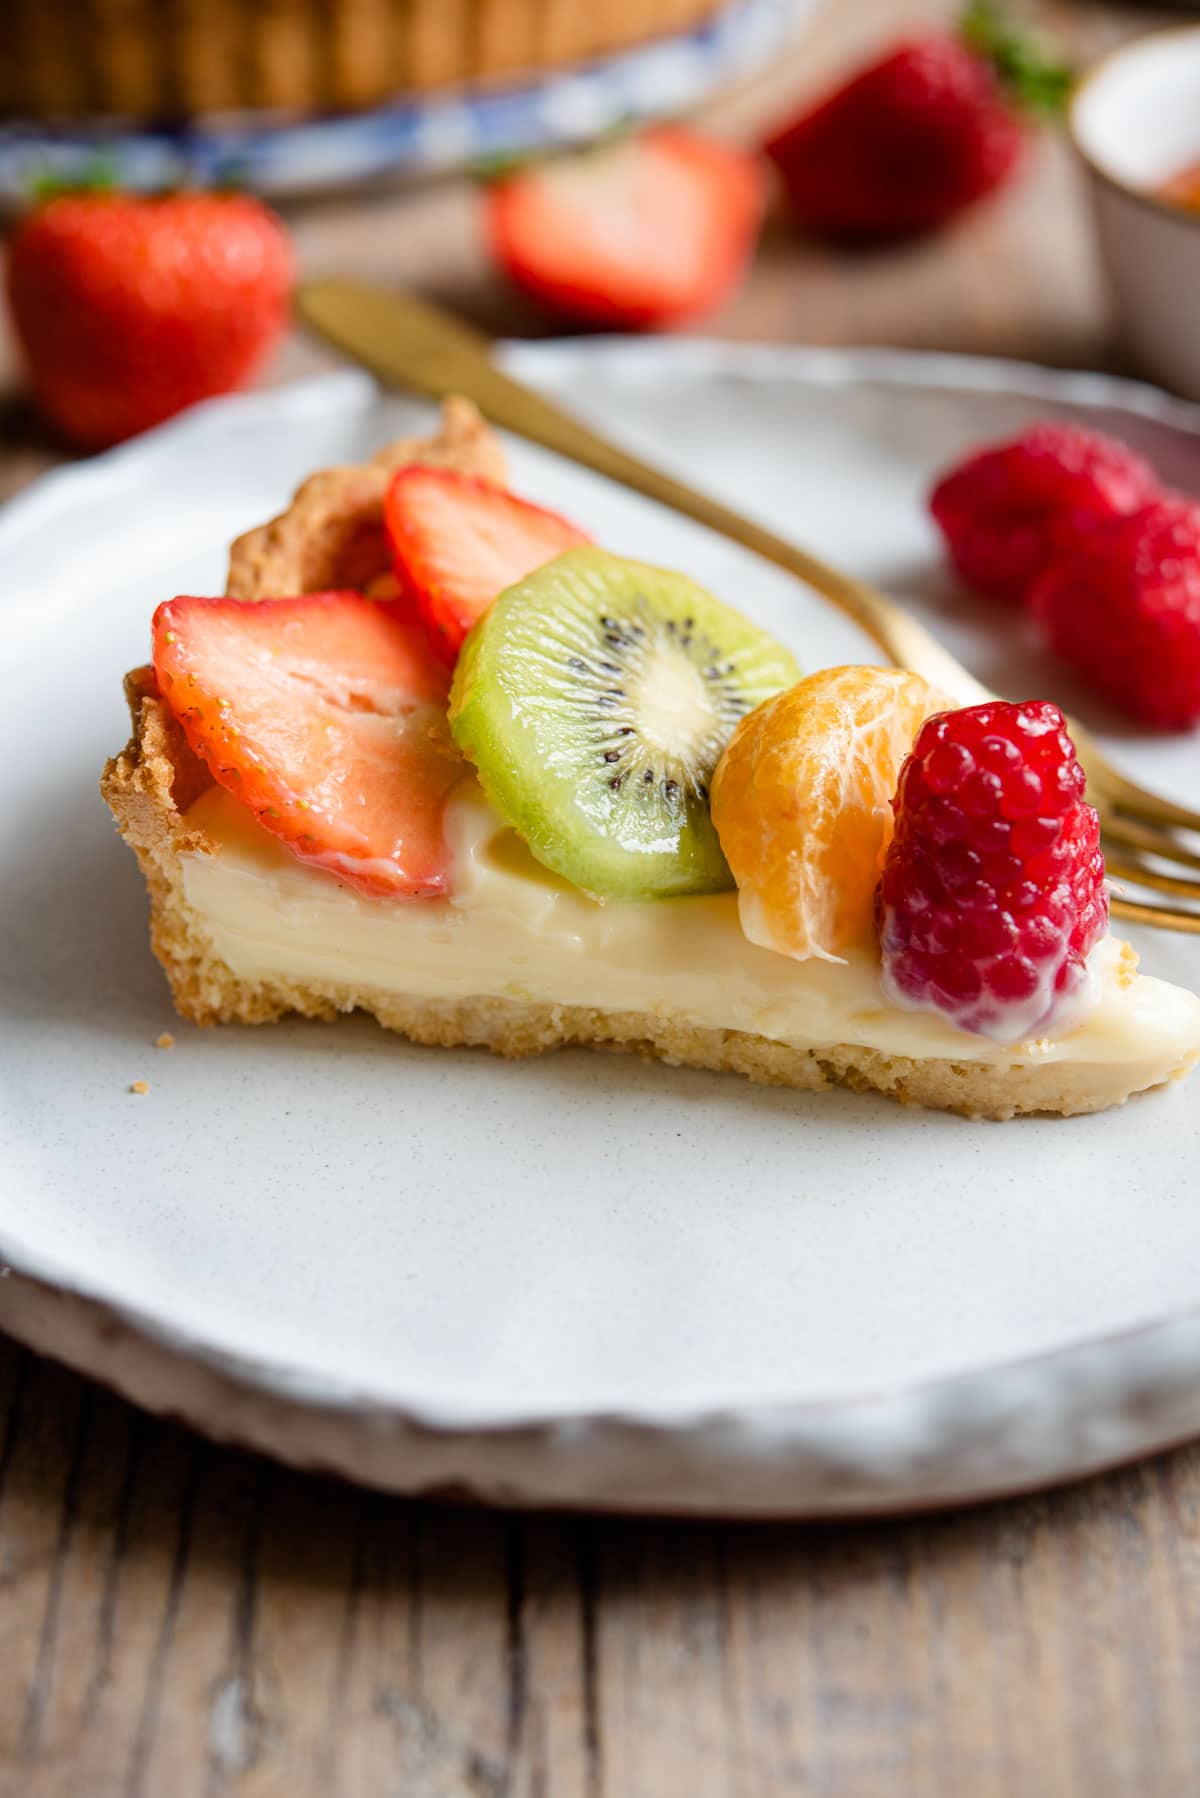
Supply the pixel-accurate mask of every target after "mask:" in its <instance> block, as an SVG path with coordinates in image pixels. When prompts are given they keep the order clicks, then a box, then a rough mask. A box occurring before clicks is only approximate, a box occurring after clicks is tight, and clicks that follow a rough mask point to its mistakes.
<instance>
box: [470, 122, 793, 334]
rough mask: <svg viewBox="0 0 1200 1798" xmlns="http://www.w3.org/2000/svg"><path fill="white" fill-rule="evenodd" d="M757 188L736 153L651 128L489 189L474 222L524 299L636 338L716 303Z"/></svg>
mask: <svg viewBox="0 0 1200 1798" xmlns="http://www.w3.org/2000/svg"><path fill="white" fill-rule="evenodd" d="M763 185H764V184H763V178H762V171H761V170H760V168H759V166H758V164H757V162H756V160H755V159H754V157H753V156H750V155H748V154H747V153H746V152H745V151H744V150H739V149H735V148H734V147H733V146H732V145H730V144H722V143H717V142H716V141H715V140H714V139H712V138H708V137H702V136H701V135H700V134H699V133H698V132H695V131H688V130H685V129H684V128H683V127H682V126H679V125H658V126H655V127H653V128H652V129H651V130H648V131H644V132H642V133H641V134H640V135H638V136H635V137H628V138H623V139H621V141H620V142H618V143H611V144H606V145H603V146H601V147H600V148H599V149H596V150H587V151H584V152H582V153H580V154H578V155H574V156H563V157H557V158H555V159H554V160H553V161H550V162H544V163H534V164H532V165H531V166H530V167H529V168H526V169H521V170H519V171H518V172H517V173H516V174H515V175H511V176H509V178H508V179H507V180H504V181H499V182H497V183H495V185H494V186H492V187H490V188H489V189H488V190H487V195H486V199H485V207H486V213H485V222H486V226H487V232H488V237H489V240H490V243H491V247H492V253H493V255H494V256H495V258H496V260H497V262H498V263H499V264H500V266H501V268H503V269H504V270H505V272H506V273H507V274H508V275H509V277H510V278H511V279H512V280H513V281H515V282H516V283H517V285H518V286H520V287H522V288H524V289H525V291H526V293H528V294H531V295H532V296H533V298H534V299H535V300H538V301H540V302H541V303H542V304H543V305H544V306H547V307H549V308H550V309H551V310H552V311H554V312H557V313H560V314H561V315H562V316H563V317H564V318H569V319H572V320H579V321H581V322H582V323H584V324H598V325H608V326H612V327H615V328H617V329H620V330H641V329H646V328H652V327H654V326H661V325H673V324H678V323H680V322H682V321H683V320H685V319H690V318H698V317H700V316H702V315H703V314H704V313H706V312H710V311H711V310H712V309H713V307H714V306H716V305H718V304H719V303H720V301H722V300H723V299H724V298H725V296H726V295H727V294H728V292H729V291H730V289H731V288H732V287H733V286H734V284H735V283H736V281H737V280H738V278H739V276H740V275H741V274H742V271H743V270H744V268H745V266H746V263H747V262H748V260H749V258H750V253H751V251H752V250H753V248H754V240H755V237H756V236H757V234H758V227H759V221H760V220H761V218H762V210H763Z"/></svg>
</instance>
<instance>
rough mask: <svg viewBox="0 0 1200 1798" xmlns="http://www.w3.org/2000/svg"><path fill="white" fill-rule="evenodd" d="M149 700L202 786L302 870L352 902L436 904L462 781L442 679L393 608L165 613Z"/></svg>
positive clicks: (353, 600)
mask: <svg viewBox="0 0 1200 1798" xmlns="http://www.w3.org/2000/svg"><path fill="white" fill-rule="evenodd" d="M153 634H154V671H155V675H156V677H157V681H158V686H159V691H160V692H161V694H162V697H163V699H164V701H165V703H166V704H167V706H168V707H169V708H170V710H171V712H172V713H173V714H174V716H175V717H176V718H177V719H178V721H179V723H180V724H181V726H182V727H183V730H184V733H185V735H186V736H187V739H188V742H189V743H190V745H191V747H192V748H193V749H194V750H195V752H196V754H197V755H199V756H201V757H202V758H203V760H204V761H205V762H206V763H207V764H208V767H209V769H210V771H211V773H212V775H213V778H214V779H215V780H216V781H218V782H219V783H220V785H221V786H223V787H225V788H227V789H228V791H229V792H231V793H233V794H234V795H235V796H236V797H237V798H238V799H239V800H241V801H242V803H243V804H245V805H246V806H248V807H249V808H250V810H251V811H252V812H253V813H254V815H255V817H256V818H257V819H258V821H259V823H260V824H262V825H263V826H264V827H265V828H266V829H267V830H269V831H270V832H272V834H273V835H275V836H277V837H279V838H280V839H281V841H282V842H284V843H285V844H286V845H287V847H288V848H289V849H290V850H291V852H292V853H293V854H294V855H296V856H297V857H299V859H300V860H302V861H305V862H311V863H313V864H315V865H316V866H318V867H321V868H324V869H326V870H327V871H328V872H330V873H332V874H336V875H337V876H338V877H339V878H340V879H341V880H344V881H345V882H347V883H348V884H349V885H350V886H352V887H355V888H357V889H358V890H360V891H361V892H364V893H370V894H385V895H387V894H390V895H400V894H408V895H412V896H425V895H433V894H437V893H442V892H445V891H446V889H447V873H448V868H449V854H448V850H447V847H446V843H445V840H444V837H443V832H442V811H443V806H444V802H445V799H446V795H447V793H448V792H449V790H450V788H451V787H452V786H453V785H454V783H455V782H456V781H457V780H459V779H461V778H462V775H463V772H464V768H463V763H462V761H461V758H460V757H459V756H458V754H457V752H456V751H455V749H454V746H453V744H452V742H451V740H450V733H449V728H448V725H447V721H446V686H447V676H446V673H445V670H444V669H443V668H442V667H441V666H440V664H439V663H438V662H437V660H436V659H435V658H434V657H433V656H432V654H431V653H430V650H429V647H428V645H427V643H426V641H425V636H424V632H423V631H422V630H421V629H420V627H419V626H418V625H417V624H415V623H413V622H412V621H411V620H410V619H408V618H406V617H405V615H404V612H403V608H402V607H400V606H398V605H395V604H389V603H386V602H382V601H374V600H367V599H364V598H362V596H361V595H360V594H357V593H310V594H307V595H306V596H305V597H304V598H302V599H274V600H262V601H260V602H259V603H258V604H257V605H245V604H243V603H242V602H241V601H239V600H234V599H192V598H179V599H173V600H168V601H167V602H166V604H164V605H161V606H159V608H158V610H157V612H156V613H155V615H154V633H153Z"/></svg>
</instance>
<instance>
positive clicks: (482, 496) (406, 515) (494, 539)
mask: <svg viewBox="0 0 1200 1798" xmlns="http://www.w3.org/2000/svg"><path fill="white" fill-rule="evenodd" d="M383 518H384V524H385V525H386V526H387V533H388V539H389V541H390V543H391V546H392V554H393V556H394V557H395V567H396V576H397V579H398V580H399V582H400V585H401V588H402V589H403V591H404V592H405V593H407V594H408V596H409V597H410V598H411V599H413V600H415V602H416V604H417V607H418V609H419V610H420V613H421V616H422V617H423V618H424V620H425V622H426V624H427V625H429V627H430V632H431V637H432V640H433V642H434V643H435V644H438V645H440V647H441V648H442V649H443V650H444V651H445V653H446V656H447V659H448V660H450V661H453V660H454V658H455V657H456V656H457V654H458V652H459V650H460V649H461V648H462V643H463V638H464V637H465V636H466V634H467V632H468V631H469V630H470V628H471V626H472V625H473V624H474V623H475V620H476V619H477V618H478V617H479V616H480V615H481V614H482V613H483V612H486V611H487V608H488V607H489V606H490V605H491V603H492V601H493V600H494V599H495V597H496V595H497V594H498V593H502V592H503V591H504V589H505V588H506V587H511V586H512V585H513V584H514V583H515V582H516V581H519V580H523V579H524V577H525V576H526V575H527V574H532V573H533V571H534V569H535V568H540V567H541V566H542V564H543V563H544V562H552V561H553V560H554V558H555V556H560V555H562V554H563V552H564V550H568V549H574V548H575V547H576V546H577V545H578V544H581V543H590V542H591V538H590V537H588V536H587V535H586V533H585V532H583V531H581V530H580V529H579V527H578V525H574V524H572V523H571V521H570V519H567V518H562V517H560V516H559V514H558V513H557V512H549V511H547V510H546V508H545V507H544V506H535V505H533V504H532V503H531V502H530V501H529V500H527V499H518V498H517V496H516V494H515V493H508V492H506V491H505V489H504V488H503V487H496V486H493V485H492V483H491V482H490V481H482V480H480V479H478V477H476V476H473V475H465V474H457V473H456V472H455V471H454V470H453V469H448V468H425V467H419V468H402V469H401V470H400V472H399V474H397V476H396V478H395V480H394V481H393V482H392V484H391V486H390V487H389V488H388V491H387V497H386V498H385V500H384V502H383Z"/></svg>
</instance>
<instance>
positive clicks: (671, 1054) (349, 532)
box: [101, 401, 1196, 1119]
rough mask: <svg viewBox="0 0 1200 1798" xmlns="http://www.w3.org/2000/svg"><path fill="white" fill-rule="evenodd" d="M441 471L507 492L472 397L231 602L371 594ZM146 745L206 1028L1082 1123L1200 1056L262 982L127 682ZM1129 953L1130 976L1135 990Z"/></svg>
mask: <svg viewBox="0 0 1200 1798" xmlns="http://www.w3.org/2000/svg"><path fill="white" fill-rule="evenodd" d="M414 461H423V462H433V463H435V464H438V465H441V466H444V467H454V468H459V469H462V470H463V471H465V472H471V473H476V474H482V475H484V476H487V477H489V478H491V479H502V478H503V475H504V463H503V456H502V453H501V451H500V448H499V445H498V444H497V442H496V440H495V439H494V438H493V437H492V435H491V434H490V432H489V431H488V430H487V427H486V426H485V425H484V424H483V423H482V421H481V420H480V419H479V416H478V414H477V413H476V412H475V411H474V408H473V407H471V406H469V405H468V404H467V403H466V402H464V401H450V402H448V404H447V406H446V408H445V410H444V414H443V422H442V427H441V430H440V431H439V432H438V434H437V435H436V436H435V437H433V438H431V439H427V440H423V441H422V440H417V441H406V442H402V443H397V444H393V445H391V446H390V447H389V448H388V449H386V450H383V451H381V452H380V454H379V455H378V456H376V457H375V458H374V459H373V461H372V462H371V463H370V464H368V465H367V466H366V467H365V468H337V469H327V470H324V471H322V472H321V473H319V474H315V475H313V476H312V477H311V478H310V479H309V480H307V481H306V482H305V483H304V485H303V486H302V487H301V488H300V489H299V491H298V493H297V495H296V498H295V500H294V501H293V503H292V505H291V507H289V509H288V510H287V511H286V512H285V513H283V514H282V515H281V516H280V517H279V518H276V519H274V520H272V521H271V523H269V524H267V525H263V526H262V527H260V528H259V529H258V530H255V531H251V532H249V533H248V534H247V535H246V536H244V537H242V538H240V539H239V540H238V542H237V543H235V545H234V546H233V554H232V559H231V563H230V572H229V584H228V589H227V590H228V592H229V593H231V594H233V595H235V596H237V597H240V598H243V599H247V600H254V599H260V598H263V597H266V596H267V595H268V594H287V593H289V592H290V593H295V592H302V591H305V590H306V589H307V590H310V591H311V590H313V589H314V588H320V587H337V586H348V585H357V586H363V585H372V586H375V587H376V588H377V589H378V587H379V586H380V584H381V579H382V577H384V574H385V567H386V550H385V548H384V546H383V538H382V527H381V524H380V504H381V500H382V495H383V491H384V489H385V487H386V484H387V476H388V473H389V472H390V471H391V470H393V469H395V468H397V467H400V466H402V465H404V464H405V463H409V462H414ZM125 689H126V697H127V698H128V701H129V707H130V713H131V716H132V723H133V733H132V736H131V737H130V740H129V742H128V744H127V745H126V747H125V748H124V749H123V750H122V751H121V753H120V754H119V755H117V756H115V757H114V758H113V759H112V760H111V761H110V762H109V764H108V766H107V767H106V769H105V771H104V777H103V779H102V781H101V791H102V793H103V795H104V797H105V799H106V800H107V802H108V805H109V806H110V808H111V810H112V813H113V816H114V817H115V819H116V822H117V827H118V829H119V830H120V832H121V834H122V836H123V837H124V838H125V840H126V842H128V843H129V845H130V847H131V848H132V849H133V851H134V853H135V854H136V856H137V858H138V862H139V864H140V866H141V869H142V872H143V874H144V876H145V878H146V884H147V887H148V889H149V894H150V941H151V947H152V948H153V950H154V953H155V955H156V956H157V957H158V959H159V961H160V962H161V963H162V966H163V968H164V969H165V971H166V975H167V979H168V980H169V982H170V985H171V991H172V994H173V997H174V1000H175V1005H176V1008H177V1010H178V1011H179V1013H180V1014H181V1016H183V1017H185V1018H188V1019H190V1020H191V1021H192V1022H193V1023H197V1024H215V1023H239V1024H269V1023H274V1022H275V1021H277V1020H278V1019H280V1018H283V1017H285V1016H287V1015H288V1014H289V1013H300V1014H302V1015H303V1016H305V1017H311V1018H325V1019H331V1018H335V1017H337V1016H338V1014H339V1013H341V1012H349V1011H355V1010H362V1011H366V1012H370V1013H371V1014H372V1015H373V1016H374V1017H375V1018H376V1019H378V1021H379V1023H380V1024H382V1025H383V1026H384V1027H385V1028H386V1029H388V1030H394V1031H397V1032H399V1033H400V1034H401V1035H403V1036H406V1037H409V1038H410V1039H411V1040H412V1041H414V1042H418V1043H428V1044H436V1045H439V1046H441V1047H445V1048H453V1047H477V1048H485V1049H490V1050H492V1051H493V1052H495V1053H496V1054H499V1055H506V1056H524V1055H537V1054H541V1053H543V1052H545V1051H546V1050H549V1049H557V1048H563V1047H565V1046H567V1045H569V1044H583V1045H589V1046H592V1047H596V1048H605V1049H621V1050H630V1051H633V1052H635V1053H638V1054H641V1055H645V1056H650V1057H653V1058H655V1059H657V1060H659V1061H664V1062H667V1063H670V1064H671V1065H674V1066H684V1067H694V1068H706V1069H713V1070H717V1071H722V1072H730V1073H738V1074H743V1075H745V1076H747V1077H748V1078H749V1079H751V1080H756V1081H759V1082H762V1083H765V1084H768V1085H773V1086H788V1087H793V1088H796V1089H799V1090H802V1091H808V1092H817V1091H822V1090H824V1089H826V1088H829V1087H835V1086H843V1087H850V1088H853V1089H854V1090H856V1091H873V1092H879V1093H883V1094H885V1095H886V1096H887V1097H889V1098H892V1099H896V1100H899V1101H900V1102H901V1103H902V1104H906V1105H919V1106H927V1107H930V1108H932V1109H936V1110H942V1111H952V1112H958V1113H961V1114H962V1115H963V1116H966V1117H974V1118H995V1119H1005V1118H1011V1117H1014V1116H1017V1115H1021V1114H1028V1113H1046V1112H1050V1113H1057V1114H1060V1115H1062V1116H1073V1115H1076V1114H1079V1113H1083V1112H1093V1111H1102V1110H1105V1109H1107V1108H1108V1107H1109V1106H1112V1105H1117V1104H1121V1103H1123V1102H1124V1100H1125V1099H1126V1098H1128V1097H1129V1096H1130V1095H1131V1093H1132V1092H1134V1091H1141V1090H1144V1089H1145V1088H1148V1087H1151V1086H1156V1085H1160V1084H1162V1083H1164V1082H1166V1081H1169V1080H1173V1079H1178V1078H1179V1077H1180V1076H1182V1075H1183V1074H1185V1073H1186V1072H1187V1071H1188V1069H1189V1068H1190V1067H1191V1066H1192V1065H1193V1063H1194V1062H1195V1060H1196V1056H1195V1054H1193V1055H1191V1056H1188V1057H1186V1058H1185V1059H1183V1060H1182V1061H1180V1062H1179V1063H1178V1064H1176V1065H1166V1064H1164V1065H1162V1066H1160V1067H1146V1066H1143V1067H1142V1068H1140V1069H1139V1070H1138V1073H1137V1075H1136V1076H1135V1077H1134V1078H1133V1084H1132V1085H1131V1084H1130V1081H1131V1074H1130V1070H1129V1069H1128V1068H1123V1067H1122V1066H1121V1065H1120V1064H1098V1063H1091V1064H1087V1065H1086V1066H1085V1065H1082V1064H1081V1065H1075V1066H1072V1065H1071V1064H1069V1063H1065V1062H1046V1063H1041V1064H1035V1065H1025V1064H1022V1063H1020V1062H1012V1063H1004V1062H999V1063H998V1062H994V1061H993V1062H978V1061H972V1060H964V1061H950V1060H932V1059H930V1060H914V1059H911V1058H908V1057H905V1056H898V1055H887V1054H883V1053H881V1052H879V1051H877V1050H873V1049H867V1048H863V1047H860V1046H858V1045H856V1044H851V1043H833V1044H829V1045H828V1046H822V1047H820V1048H810V1049H804V1048H797V1047H794V1046H791V1045H789V1044H787V1043H782V1042H779V1041H776V1040H774V1039H773V1038H770V1037H764V1036H756V1035H752V1034H749V1033H746V1032H743V1031H735V1030H715V1029H712V1028H708V1027H701V1026H698V1025H694V1024H691V1023H689V1022H687V1021H685V1020H679V1019H663V1018H658V1017H653V1016H650V1015H648V1014H643V1013H641V1012H629V1011H606V1010H601V1009H596V1008H592V1007H583V1006H569V1005H562V1006H559V1005H545V1004H540V1003H532V1002H528V1001H524V1000H516V999H507V998H492V997H482V996H481V997H479V998H474V999H469V1000H456V1001H446V1000H429V999H424V998H418V997H413V998H409V999H406V998H404V997H397V996H396V995H395V994H394V993H388V992H382V991H372V990H371V989H370V988H369V987H360V986H350V985H342V984H337V983H332V982H324V981H322V982H298V981H287V980H280V979H270V980H247V979H243V978H241V977H239V976H238V975H235V974H234V973H233V971H232V970H231V969H230V968H229V967H228V966H227V964H226V963H225V962H223V961H222V960H221V959H220V957H219V956H218V955H217V954H216V953H215V952H214V950H213V947H212V944H211V942H210V940H209V938H208V936H207V933H206V931H205V927H204V922H203V919H202V918H201V917H199V916H198V915H197V914H196V913H195V912H194V910H193V909H192V908H191V907H190V906H189V904H188V901H187V898H186V895H185V891H184V882H183V863H182V860H181V857H182V856H184V855H185V854H194V853H200V854H205V853H208V854H211V853H214V852H215V849H216V845H215V844H214V843H213V842H212V841H211V840H210V839H209V838H208V837H207V836H206V835H205V833H204V832H203V831H202V830H198V829H197V828H195V827H194V826H191V825H189V823H188V821H187V818H186V815H185V814H186V813H187V810H188V808H189V807H190V806H191V805H192V803H193V802H194V800H196V799H197V798H198V797H199V795H200V794H201V793H202V792H203V791H204V790H205V789H206V788H207V787H208V786H210V785H211V784H212V782H211V776H210V775H209V773H208V770H207V768H206V767H205V765H204V763H203V762H202V761H201V760H200V759H199V758H198V757H197V756H196V755H195V754H194V753H193V751H192V750H191V748H190V747H189V745H188V743H187V741H186V739H185V737H184V735H183V732H182V731H181V730H180V728H179V726H178V725H177V724H176V723H175V721H174V719H173V718H172V716H171V714H170V712H169V711H168V709H167V708H166V706H165V705H164V704H163V702H162V700H161V698H160V697H159V694H158V689H157V687H156V684H155V679H154V672H153V669H151V668H138V669H135V670H133V672H132V673H131V674H129V675H127V676H126V681H125ZM1135 967H1136V959H1135V957H1134V956H1133V953H1132V951H1128V952H1127V956H1126V960H1125V962H1124V964H1123V966H1122V978H1124V979H1129V980H1132V979H1133V978H1135V972H1134V970H1135Z"/></svg>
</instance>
